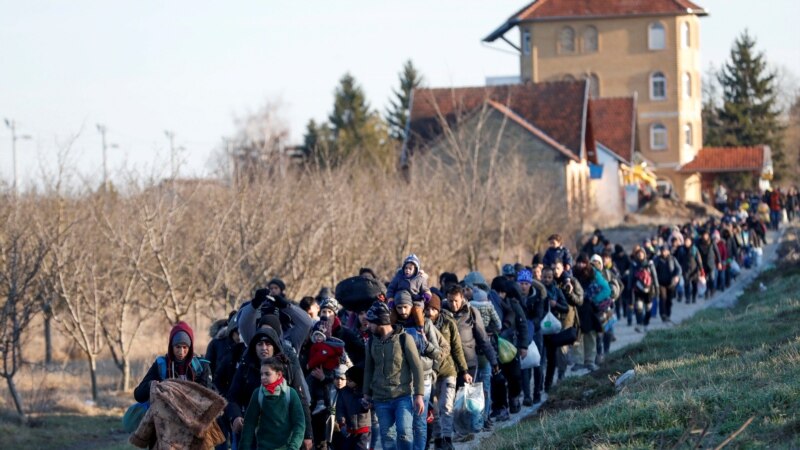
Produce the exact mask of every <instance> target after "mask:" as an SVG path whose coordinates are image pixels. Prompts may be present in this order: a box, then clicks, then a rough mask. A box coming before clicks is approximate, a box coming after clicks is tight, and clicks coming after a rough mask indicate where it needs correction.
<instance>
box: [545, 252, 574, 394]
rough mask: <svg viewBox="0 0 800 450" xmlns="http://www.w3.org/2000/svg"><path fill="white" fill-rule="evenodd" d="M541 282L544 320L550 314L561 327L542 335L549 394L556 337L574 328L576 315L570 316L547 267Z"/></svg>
mask: <svg viewBox="0 0 800 450" xmlns="http://www.w3.org/2000/svg"><path fill="white" fill-rule="evenodd" d="M542 282H543V283H544V286H545V288H546V290H547V297H546V299H545V303H546V306H545V307H546V308H547V313H545V319H544V320H547V319H548V318H549V317H551V316H550V314H552V315H553V316H555V318H556V320H558V321H559V322H560V325H561V326H560V327H558V328H559V330H558V331H557V332H556V333H551V334H545V335H544V349H545V364H546V367H545V375H544V391H545V392H550V387H551V386H552V385H553V375H554V374H555V371H556V365H557V360H556V352H557V351H558V348H559V347H560V346H561V345H559V343H558V342H557V339H556V337H557V336H559V334H560V333H563V332H569V330H570V329H572V328H573V327H574V324H575V317H576V314H575V313H574V311H573V313H572V314H570V310H571V309H572V308H571V307H570V306H569V305H568V304H567V299H566V297H564V293H563V292H562V291H561V289H559V287H558V284H556V282H555V276H554V274H553V269H551V268H549V267H547V268H545V269H544V270H543V271H542ZM570 319H571V320H570ZM542 330H543V331H542V332H543V333H545V329H544V326H543V327H542Z"/></svg>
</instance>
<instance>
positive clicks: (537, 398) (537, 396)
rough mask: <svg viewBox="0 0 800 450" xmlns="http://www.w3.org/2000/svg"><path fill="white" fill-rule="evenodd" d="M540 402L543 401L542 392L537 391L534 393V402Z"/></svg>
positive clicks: (536, 403)
mask: <svg viewBox="0 0 800 450" xmlns="http://www.w3.org/2000/svg"><path fill="white" fill-rule="evenodd" d="M539 403H542V394H540V393H539V392H537V393H535V394H533V404H534V405H538V404H539Z"/></svg>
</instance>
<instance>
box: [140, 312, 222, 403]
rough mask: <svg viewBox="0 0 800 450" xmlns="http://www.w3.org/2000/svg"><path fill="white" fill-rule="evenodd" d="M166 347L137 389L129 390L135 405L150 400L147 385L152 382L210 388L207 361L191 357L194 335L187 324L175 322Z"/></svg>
mask: <svg viewBox="0 0 800 450" xmlns="http://www.w3.org/2000/svg"><path fill="white" fill-rule="evenodd" d="M167 346H168V347H167V354H166V355H164V356H159V357H158V358H156V360H155V361H154V362H153V364H152V365H151V366H150V369H149V370H148V371H147V373H146V374H145V376H144V378H143V379H142V381H141V382H140V383H139V386H137V387H136V389H134V390H133V397H134V398H135V399H136V401H137V402H140V403H144V402H146V401H149V400H150V383H153V382H159V381H164V380H169V379H178V380H189V381H194V382H195V383H198V384H200V385H202V386H205V387H207V388H211V368H210V367H209V366H208V361H206V360H201V359H199V358H197V357H196V356H195V355H194V333H193V332H192V328H191V327H190V326H189V324H187V323H186V322H178V323H176V324H175V326H173V327H172V330H170V332H169V341H167Z"/></svg>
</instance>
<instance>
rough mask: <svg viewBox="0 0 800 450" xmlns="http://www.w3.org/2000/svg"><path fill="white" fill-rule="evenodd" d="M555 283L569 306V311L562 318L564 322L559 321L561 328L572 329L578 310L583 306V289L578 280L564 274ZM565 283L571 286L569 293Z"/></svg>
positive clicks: (576, 320)
mask: <svg viewBox="0 0 800 450" xmlns="http://www.w3.org/2000/svg"><path fill="white" fill-rule="evenodd" d="M556 282H557V284H558V288H559V289H561V292H562V293H563V294H564V298H565V299H566V301H567V305H569V311H567V314H566V316H564V320H562V321H561V326H562V328H564V329H566V328H572V327H573V326H574V325H575V324H576V322H578V319H579V318H578V308H579V307H580V306H581V305H583V287H582V286H581V284H580V283H579V282H578V280H576V279H574V278H572V277H570V276H569V275H567V274H566V273H562V274H561V277H559V278H558V279H557V280H556ZM567 283H569V285H570V286H572V291H571V292H570V291H569V289H568V288H567Z"/></svg>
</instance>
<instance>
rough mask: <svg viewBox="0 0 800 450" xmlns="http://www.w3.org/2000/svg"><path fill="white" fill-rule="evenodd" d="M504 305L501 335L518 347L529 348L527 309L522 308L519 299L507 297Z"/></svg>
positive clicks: (503, 300)
mask: <svg viewBox="0 0 800 450" xmlns="http://www.w3.org/2000/svg"><path fill="white" fill-rule="evenodd" d="M501 305H502V307H503V328H502V329H501V331H500V336H501V337H502V338H503V339H505V340H507V341H508V342H511V343H513V344H514V345H516V346H517V348H520V349H523V348H525V349H526V348H528V345H529V344H530V342H529V341H528V321H527V319H526V318H525V309H523V308H522V305H521V304H520V302H519V300H517V299H516V298H511V297H506V298H504V299H502V302H501Z"/></svg>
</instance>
